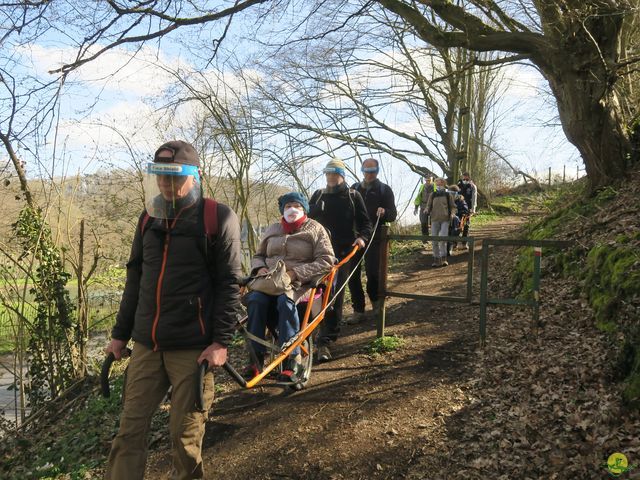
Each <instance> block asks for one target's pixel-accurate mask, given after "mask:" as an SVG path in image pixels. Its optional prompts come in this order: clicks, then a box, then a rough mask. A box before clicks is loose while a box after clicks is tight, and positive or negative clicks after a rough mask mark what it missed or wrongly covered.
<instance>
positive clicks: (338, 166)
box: [322, 158, 346, 178]
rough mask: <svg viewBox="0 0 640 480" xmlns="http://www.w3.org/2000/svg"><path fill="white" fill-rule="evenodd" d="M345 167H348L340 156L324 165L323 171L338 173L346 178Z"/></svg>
mask: <svg viewBox="0 0 640 480" xmlns="http://www.w3.org/2000/svg"><path fill="white" fill-rule="evenodd" d="M345 168H346V167H345V166H344V162H343V161H342V160H340V159H339V158H333V159H331V160H330V161H329V163H327V166H326V167H324V170H322V173H337V174H338V175H340V176H341V177H342V178H344V177H345Z"/></svg>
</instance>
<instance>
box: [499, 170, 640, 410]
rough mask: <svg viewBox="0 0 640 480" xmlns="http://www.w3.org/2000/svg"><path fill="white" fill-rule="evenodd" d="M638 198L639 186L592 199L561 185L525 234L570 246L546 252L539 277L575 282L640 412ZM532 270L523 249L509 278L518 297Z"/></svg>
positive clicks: (576, 187)
mask: <svg viewBox="0 0 640 480" xmlns="http://www.w3.org/2000/svg"><path fill="white" fill-rule="evenodd" d="M638 194H640V185H638V184H628V183H627V184H624V185H620V186H614V187H608V188H606V189H604V190H602V191H600V192H599V193H598V194H596V195H594V196H591V197H587V196H586V194H585V191H584V185H583V184H580V183H577V184H573V185H569V186H564V187H562V188H560V189H558V190H555V192H554V194H553V195H552V196H550V197H549V198H548V199H547V200H546V202H545V205H544V206H545V209H546V211H547V214H546V215H545V216H543V217H542V218H539V219H536V220H535V221H533V222H531V223H530V224H529V225H527V227H526V229H525V232H524V235H523V236H525V237H527V238H533V239H545V238H546V239H568V240H572V241H573V242H574V243H573V246H572V247H571V248H568V249H565V250H562V251H554V250H549V249H547V250H545V251H544V253H543V255H544V256H543V274H544V273H545V272H547V274H548V273H549V272H555V273H559V274H560V275H562V276H564V277H567V278H572V279H576V280H577V282H578V285H579V287H578V289H579V292H577V293H578V294H579V295H581V296H582V297H583V298H585V299H586V300H587V302H588V304H589V305H590V307H591V309H592V311H593V316H594V325H595V326H596V327H597V328H598V329H600V330H602V331H604V332H607V333H608V334H609V335H610V338H611V342H612V348H614V349H617V350H618V360H617V364H616V365H615V370H616V372H617V374H618V375H619V377H620V378H621V379H622V380H623V381H624V384H625V389H624V399H625V401H626V402H627V403H628V404H629V405H633V406H635V407H640V222H639V221H638V219H637V215H636V212H635V209H633V208H629V206H631V205H634V204H635V202H636V201H637V198H638V197H637V195H638ZM532 265H533V252H532V250H531V249H523V250H522V251H521V252H520V254H519V256H518V259H517V261H516V264H515V268H514V271H513V275H512V281H513V286H514V288H515V289H516V290H517V291H518V292H519V295H520V296H521V297H529V296H531V284H532V279H531V271H532ZM569 327H570V326H569Z"/></svg>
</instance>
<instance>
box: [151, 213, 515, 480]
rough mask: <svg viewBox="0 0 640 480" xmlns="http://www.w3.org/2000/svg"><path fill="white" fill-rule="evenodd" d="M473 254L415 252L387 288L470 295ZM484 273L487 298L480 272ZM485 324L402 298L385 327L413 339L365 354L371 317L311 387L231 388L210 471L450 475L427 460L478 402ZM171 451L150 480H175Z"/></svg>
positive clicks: (220, 475) (218, 416)
mask: <svg viewBox="0 0 640 480" xmlns="http://www.w3.org/2000/svg"><path fill="white" fill-rule="evenodd" d="M522 221H523V219H522V218H508V219H505V220H503V221H501V222H500V224H493V225H488V226H486V227H484V228H475V229H474V231H473V234H474V235H475V236H477V237H479V238H482V237H487V236H492V237H505V236H507V235H508V234H510V233H511V232H512V231H513V230H514V229H515V228H516V227H517V226H518V225H519V224H521V223H522ZM476 248H478V246H476ZM467 256H468V254H467V253H466V252H464V253H462V252H461V253H458V254H457V255H456V256H455V257H454V258H453V259H452V262H451V266H449V267H448V268H446V269H432V268H431V267H430V265H431V260H432V259H431V256H430V255H428V254H426V253H423V252H414V253H413V254H412V255H411V257H410V260H409V261H404V262H402V263H400V264H399V265H395V266H394V267H393V268H392V274H391V275H390V279H389V288H390V289H392V290H402V291H406V292H414V293H418V292H424V293H428V294H436V293H440V294H446V295H456V296H461V295H464V288H465V285H466V272H467V263H466V259H467ZM478 257H479V255H476V263H477V262H478V260H479V258H478ZM475 276H476V280H475V285H474V287H475V289H474V290H475V292H476V293H475V295H476V297H477V291H478V285H479V283H478V280H477V278H478V269H477V268H476V269H475ZM346 313H348V311H347V312H346ZM477 332H478V307H477V306H472V305H466V304H452V303H437V302H427V301H424V300H422V301H414V300H402V299H396V298H394V299H390V300H389V302H388V310H387V335H392V334H396V335H399V336H401V337H402V338H404V340H405V342H406V343H405V346H404V347H402V348H401V349H400V350H398V351H396V352H393V353H391V354H387V355H385V356H373V357H372V356H369V355H367V354H366V353H365V352H364V349H365V347H366V346H367V345H368V344H369V343H370V342H371V341H372V340H373V339H374V338H375V325H374V322H373V321H368V322H365V323H363V324H360V325H357V326H345V327H343V335H342V338H341V339H340V340H339V341H338V343H337V344H336V345H335V348H334V349H333V351H334V353H335V357H334V360H333V361H331V362H329V363H326V364H322V365H316V366H314V372H313V375H312V378H311V381H310V382H309V385H308V386H307V388H306V389H305V390H303V391H301V392H298V393H293V394H291V393H288V392H284V393H283V391H282V389H280V388H277V387H269V386H264V387H259V388H255V389H253V390H239V389H238V388H237V387H233V386H229V391H227V392H225V393H224V394H221V395H220V396H219V397H220V398H219V400H218V401H217V402H216V404H215V406H214V409H213V411H212V415H211V419H210V421H209V423H208V425H207V431H206V436H205V442H204V449H203V456H204V462H205V465H206V469H207V472H208V473H207V476H208V478H216V479H248V478H256V479H277V478H278V479H282V478H306V479H360V478H361V479H365V478H388V479H391V478H441V477H440V476H438V475H437V474H436V476H432V475H431V474H429V473H428V472H424V471H422V467H421V464H422V462H421V461H420V459H421V458H424V457H427V456H432V455H437V454H438V453H441V452H442V451H443V447H444V446H445V445H446V442H447V440H448V438H449V437H450V435H451V431H450V430H451V425H450V424H449V422H448V419H449V418H450V417H451V416H453V415H455V413H456V412H457V411H459V410H460V409H461V408H463V407H464V406H465V405H468V404H469V402H470V401H471V400H472V399H470V398H469V396H468V395H467V394H466V393H465V392H464V391H463V390H462V389H461V386H462V385H464V383H465V382H466V381H467V380H469V376H470V375H471V369H470V368H469V362H470V360H471V359H473V358H474V356H475V355H477V351H476V350H477V340H478V338H477V337H478V333H477ZM221 378H222V377H221ZM164 447H168V445H167V444H166V440H163V441H162V446H161V448H159V449H158V450H156V451H155V452H154V453H153V454H152V456H151V458H150V462H149V463H150V468H149V471H148V475H147V478H149V479H157V478H168V477H167V473H166V472H168V471H169V470H170V458H169V454H168V451H167V449H166V448H164Z"/></svg>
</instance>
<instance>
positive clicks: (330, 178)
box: [309, 158, 371, 362]
mask: <svg viewBox="0 0 640 480" xmlns="http://www.w3.org/2000/svg"><path fill="white" fill-rule="evenodd" d="M323 172H324V174H325V177H326V180H327V187H326V188H323V189H321V190H316V191H315V192H314V193H313V195H312V196H311V199H310V201H309V217H311V218H313V219H314V220H317V221H318V222H320V223H321V224H322V225H323V226H324V227H325V228H326V229H327V230H328V231H329V233H330V234H331V245H332V246H333V251H334V253H335V255H336V257H338V260H342V259H343V258H344V257H346V256H347V255H348V254H349V252H350V251H351V250H352V249H353V247H354V246H355V245H358V246H360V248H364V246H365V244H366V242H368V241H369V238H370V237H371V222H370V221H369V215H368V214H367V208H366V207H365V204H364V200H363V199H362V196H361V195H360V194H359V193H358V192H357V191H355V190H353V189H351V188H349V187H348V186H347V184H346V183H345V182H344V177H345V174H346V172H345V165H344V162H343V161H342V160H339V159H337V158H334V159H333V160H331V161H330V162H329V163H327V166H326V167H325V168H324V170H323ZM351 268H352V262H347V263H346V264H345V265H343V266H342V267H341V268H340V269H339V270H338V274H337V275H336V277H337V280H336V285H338V287H340V286H341V285H342V284H344V283H345V281H346V280H347V277H348V276H349V272H350V271H351ZM343 300H344V289H343V290H342V291H341V292H340V293H339V294H338V295H337V296H336V300H335V303H334V304H333V307H332V308H331V309H329V310H328V311H327V313H326V315H325V319H324V321H323V322H322V324H321V325H320V334H319V336H318V361H319V362H326V361H329V360H331V350H330V349H329V345H330V344H331V343H332V342H335V341H336V340H337V339H338V335H339V333H340V324H341V323H342V302H343Z"/></svg>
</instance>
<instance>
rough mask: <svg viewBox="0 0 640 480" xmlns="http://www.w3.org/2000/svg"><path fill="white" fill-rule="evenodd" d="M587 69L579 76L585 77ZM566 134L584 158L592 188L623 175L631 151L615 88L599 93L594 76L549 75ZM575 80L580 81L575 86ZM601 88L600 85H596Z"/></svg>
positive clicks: (595, 188)
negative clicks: (578, 85)
mask: <svg viewBox="0 0 640 480" xmlns="http://www.w3.org/2000/svg"><path fill="white" fill-rule="evenodd" d="M588 75H589V72H586V73H584V74H583V75H582V76H583V77H587V76H588ZM549 83H550V85H551V88H552V90H553V92H554V94H555V97H556V101H557V104H558V110H559V112H560V120H561V122H562V127H563V129H564V132H565V134H566V135H567V138H568V139H569V141H570V142H571V143H573V144H574V145H575V146H576V148H577V149H578V151H579V152H580V154H581V156H582V159H583V160H584V165H585V169H586V171H587V176H588V177H589V181H590V184H591V188H592V190H597V189H599V188H601V187H603V186H606V185H610V184H611V183H612V182H613V181H615V180H616V179H620V178H622V177H623V176H624V174H625V172H626V170H627V167H628V159H629V155H630V154H631V142H630V140H629V137H628V136H627V133H626V132H625V131H624V130H623V127H622V125H623V120H622V114H621V109H620V104H619V102H618V99H617V96H616V94H615V92H613V91H609V92H607V93H605V94H604V95H600V94H599V93H597V92H595V91H594V90H598V89H597V88H593V83H594V79H593V77H590V78H577V77H576V76H575V75H566V76H561V77H557V78H553V79H551V78H549ZM576 84H583V85H584V87H583V88H582V89H577V88H576ZM600 90H601V89H600Z"/></svg>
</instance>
